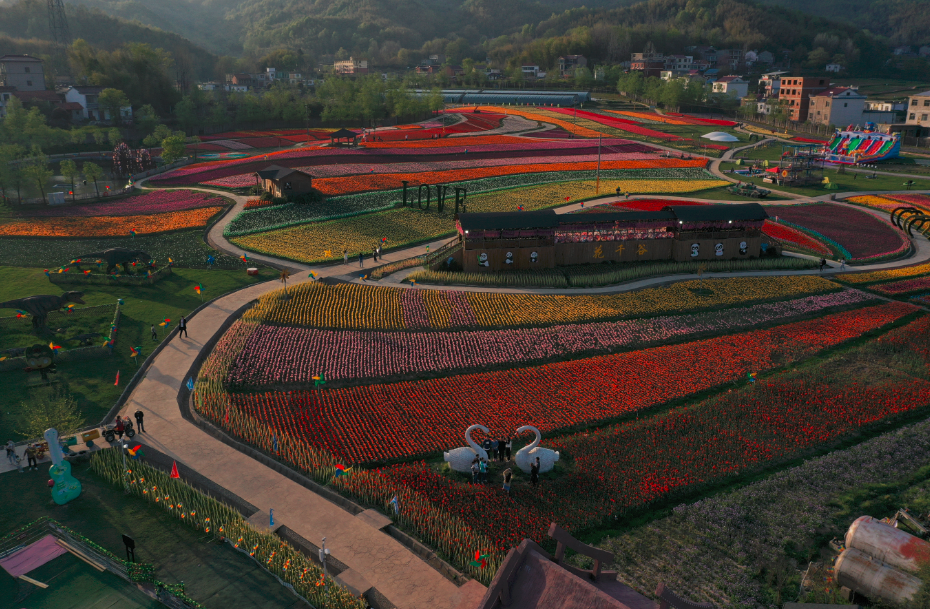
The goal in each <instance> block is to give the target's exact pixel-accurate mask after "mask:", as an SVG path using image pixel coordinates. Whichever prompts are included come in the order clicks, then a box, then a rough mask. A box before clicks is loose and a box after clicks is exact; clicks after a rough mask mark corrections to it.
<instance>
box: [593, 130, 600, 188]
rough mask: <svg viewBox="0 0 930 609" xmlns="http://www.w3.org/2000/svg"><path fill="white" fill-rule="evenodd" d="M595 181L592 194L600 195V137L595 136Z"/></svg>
mask: <svg viewBox="0 0 930 609" xmlns="http://www.w3.org/2000/svg"><path fill="white" fill-rule="evenodd" d="M595 175H596V177H597V181H596V182H595V184H594V194H600V192H601V135H600V134H598V136H597V173H596V174H595Z"/></svg>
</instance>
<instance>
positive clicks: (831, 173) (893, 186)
mask: <svg viewBox="0 0 930 609" xmlns="http://www.w3.org/2000/svg"><path fill="white" fill-rule="evenodd" d="M779 155H780V153H779ZM773 165H774V164H773ZM745 166H746V165H745V163H744V164H743V168H745ZM739 168H740V167H739V166H738V165H736V163H721V164H720V170H721V171H725V172H726V171H729V170H731V169H739ZM816 175H818V176H819V175H820V171H819V170H818V171H817V172H816ZM823 175H824V177H827V178H830V182H832V183H833V184H836V185H837V186H838V187H839V188H837V189H834V190H832V191H830V190H827V189H825V188H824V187H823V186H822V185H819V184H818V185H817V186H808V187H792V186H778V185H776V184H766V183H765V182H763V181H762V178H761V177H752V178H750V177H748V176H737V175H735V174H734V175H733V177H734V178H737V179H739V180H742V181H743V182H750V183H752V184H755V185H757V186H759V187H761V188H767V189H770V190H773V191H776V192H777V191H779V190H780V191H783V192H793V193H797V194H802V195H808V196H811V197H819V196H822V195H827V194H830V193H831V192H856V191H866V190H905V189H907V186H905V184H904V183H905V182H906V181H907V178H903V177H899V176H885V175H880V174H879V175H877V176H876V177H875V179H868V178H867V177H866V175H865V174H862V173H858V172H852V171H850V172H846V173H844V174H841V173H839V171H838V170H837V169H824V170H823ZM912 189H913V190H930V179H928V180H914V184H913V186H912Z"/></svg>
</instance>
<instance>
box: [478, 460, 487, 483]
mask: <svg viewBox="0 0 930 609" xmlns="http://www.w3.org/2000/svg"><path fill="white" fill-rule="evenodd" d="M478 468H479V469H478V471H479V472H480V473H479V476H478V477H479V478H480V479H481V483H482V484H484V483H486V482H487V481H488V460H487V459H482V460H481V462H480V463H478Z"/></svg>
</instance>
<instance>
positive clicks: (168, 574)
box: [0, 463, 307, 609]
mask: <svg viewBox="0 0 930 609" xmlns="http://www.w3.org/2000/svg"><path fill="white" fill-rule="evenodd" d="M73 472H74V475H75V477H76V478H78V479H79V480H80V481H81V485H82V486H83V492H82V493H81V496H80V497H79V498H78V499H76V500H74V501H72V502H71V503H68V504H67V505H64V506H59V505H56V504H55V503H53V502H52V500H51V496H50V495H49V492H48V488H47V487H46V485H45V481H46V480H47V478H48V475H47V472H45V471H42V468H41V467H40V469H39V470H38V471H27V472H25V473H23V474H19V473H17V472H15V471H13V472H9V473H6V474H3V475H0V494H2V496H3V497H4V510H3V513H2V516H0V533H2V534H6V533H7V532H9V531H12V530H15V529H17V528H19V527H21V526H23V525H25V524H27V523H29V522H31V521H33V520H35V519H36V518H39V517H40V516H48V517H50V518H54V519H55V520H57V521H59V522H61V523H62V524H64V525H65V526H67V527H70V528H71V529H74V530H75V531H77V532H78V533H81V534H82V535H84V536H86V537H88V538H90V539H91V540H93V541H94V542H95V543H97V544H99V545H101V546H103V547H104V548H106V549H108V550H110V551H111V552H113V553H114V554H116V555H117V556H122V555H123V554H124V549H123V542H122V537H121V535H123V534H126V535H129V536H130V537H132V538H133V539H134V540H135V541H136V559H137V560H138V561H139V562H147V563H150V564H154V565H155V576H156V577H157V578H158V579H159V580H161V581H163V582H165V583H169V584H176V583H181V582H184V584H185V594H187V595H188V596H190V597H191V598H193V599H194V600H196V601H198V602H200V603H202V604H203V605H205V606H206V607H208V608H210V609H214V608H215V609H223V608H225V607H250V608H251V607H255V608H258V609H279V608H280V609H289V608H297V607H307V604H306V603H304V602H302V601H300V600H299V599H298V598H297V597H296V596H294V595H293V594H292V593H291V592H290V591H289V590H287V589H286V588H284V587H283V586H281V585H280V584H278V582H277V581H276V580H275V579H274V577H273V576H272V575H270V574H269V573H267V572H266V571H264V570H263V569H262V568H261V567H259V565H258V564H256V563H255V562H253V561H252V560H250V559H249V558H248V557H247V556H244V555H243V554H240V553H239V552H236V551H235V550H233V549H232V548H230V547H229V546H228V545H226V544H222V543H219V542H213V541H210V540H209V539H208V538H207V536H203V535H198V533H197V531H195V530H194V529H192V528H188V527H186V526H183V525H181V524H180V523H179V522H178V520H177V519H175V518H172V517H171V516H169V515H168V514H167V513H165V512H162V511H160V510H158V509H156V508H155V507H153V506H150V505H148V504H147V503H145V502H144V501H142V500H141V499H138V498H136V497H133V496H127V495H124V494H123V493H122V491H120V490H119V489H118V488H114V487H112V486H111V485H110V484H108V483H106V482H104V481H103V480H101V479H100V478H98V477H97V476H96V475H95V474H93V473H92V472H91V471H90V468H89V466H88V465H87V464H85V463H80V464H75V465H74V469H73ZM58 566H61V567H62V568H63V571H61V572H58V571H57V569H56V567H58ZM29 575H30V576H31V577H33V578H34V579H37V580H39V581H42V582H46V583H49V584H50V587H49V589H48V590H46V591H43V592H41V593H39V592H34V593H33V594H31V595H30V596H29V598H28V599H26V600H23V601H21V602H19V603H17V604H15V605H14V604H13V599H15V598H16V595H17V593H18V592H17V590H18V588H19V586H20V585H23V586H26V585H28V584H25V583H23V584H20V583H19V582H17V581H16V580H14V579H13V578H12V577H10V576H9V574H7V573H6V571H3V570H0V607H11V608H12V607H17V608H18V607H28V608H29V609H40V608H41V609H46V608H47V609H61V608H62V607H65V608H74V609H90V608H94V609H98V608H100V609H102V608H109V607H114V608H115V607H119V608H120V609H122V608H123V607H127V608H134V607H146V608H148V607H152V608H155V607H163V605H160V604H158V603H149V602H148V599H147V598H146V597H145V596H143V595H142V594H141V593H137V592H135V590H134V588H131V587H129V586H128V585H127V584H124V583H123V582H122V580H120V579H118V578H117V577H116V576H113V575H109V574H107V573H103V574H100V573H98V572H97V571H96V570H94V569H92V568H91V567H89V566H87V565H85V564H84V563H83V562H81V561H79V560H77V559H76V558H73V557H71V556H70V555H66V556H63V557H61V558H59V559H56V561H54V562H53V563H49V564H48V565H46V566H45V567H43V568H41V569H38V570H36V571H35V572H33V573H30V574H29ZM129 592H133V594H130V593H129ZM124 603H125V604H124Z"/></svg>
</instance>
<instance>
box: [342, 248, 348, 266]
mask: <svg viewBox="0 0 930 609" xmlns="http://www.w3.org/2000/svg"><path fill="white" fill-rule="evenodd" d="M342 262H343V264H349V250H347V249H345V250H342Z"/></svg>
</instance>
